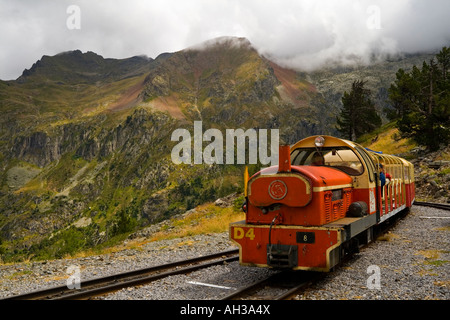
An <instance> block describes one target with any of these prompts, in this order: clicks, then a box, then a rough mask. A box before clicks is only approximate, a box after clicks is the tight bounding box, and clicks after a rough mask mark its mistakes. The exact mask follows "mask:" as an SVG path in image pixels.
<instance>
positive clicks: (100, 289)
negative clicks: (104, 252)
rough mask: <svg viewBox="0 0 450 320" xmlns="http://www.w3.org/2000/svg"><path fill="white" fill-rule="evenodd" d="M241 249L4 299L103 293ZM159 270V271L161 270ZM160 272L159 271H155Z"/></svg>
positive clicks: (221, 261)
mask: <svg viewBox="0 0 450 320" xmlns="http://www.w3.org/2000/svg"><path fill="white" fill-rule="evenodd" d="M238 252H239V250H238V249H233V250H228V251H223V252H218V253H214V254H210V255H207V256H201V257H196V258H192V259H187V260H181V261H176V262H172V263H167V264H164V265H159V266H155V267H149V268H143V269H138V270H133V271H128V272H124V273H119V274H114V275H111V276H106V277H100V278H95V279H91V280H87V281H84V282H82V283H81V285H82V287H81V289H69V288H68V287H67V286H58V287H52V288H49V289H43V290H38V291H33V292H30V293H25V294H21V295H16V296H9V297H4V298H1V299H0V300H44V299H49V300H63V299H85V298H88V297H92V296H95V295H100V294H102V293H107V292H112V291H117V290H120V289H122V288H125V287H130V286H137V285H142V284H145V283H148V282H151V281H155V280H157V279H161V278H163V277H167V276H169V275H174V274H181V273H189V272H192V271H195V270H198V269H201V268H207V267H209V266H213V265H217V264H222V263H224V262H231V261H235V260H238V259H239V256H237V254H238ZM230 255H231V256H232V257H228V258H222V259H220V260H218V261H214V262H210V263H204V264H200V265H196V266H191V267H186V268H182V269H177V270H174V271H166V270H168V269H173V268H176V267H181V266H186V265H190V264H196V263H200V262H204V261H208V260H212V259H218V258H221V257H223V256H230ZM163 271H166V272H163ZM158 272H159V273H158ZM155 273H157V274H155Z"/></svg>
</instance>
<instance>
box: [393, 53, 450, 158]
mask: <svg viewBox="0 0 450 320" xmlns="http://www.w3.org/2000/svg"><path fill="white" fill-rule="evenodd" d="M436 60H437V61H435V60H434V59H431V60H430V61H429V63H427V62H425V61H424V62H423V64H422V68H418V67H416V66H414V67H413V68H412V70H411V72H406V71H404V70H403V69H399V70H398V72H397V73H396V80H395V82H394V83H393V84H392V85H391V87H390V89H389V99H390V100H391V101H392V103H393V109H390V110H388V115H389V117H390V118H391V119H395V120H397V125H398V128H399V130H400V132H401V134H402V136H404V137H411V138H413V139H414V140H415V141H416V142H417V143H418V144H421V145H425V146H427V147H429V148H430V149H431V150H437V149H438V148H439V145H440V144H442V143H443V144H445V145H448V142H449V141H450V74H449V68H450V48H447V47H444V48H442V50H441V51H440V52H439V53H438V54H437V55H436Z"/></svg>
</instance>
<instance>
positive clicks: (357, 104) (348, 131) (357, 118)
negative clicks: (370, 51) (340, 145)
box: [337, 80, 381, 140]
mask: <svg viewBox="0 0 450 320" xmlns="http://www.w3.org/2000/svg"><path fill="white" fill-rule="evenodd" d="M365 84H366V82H364V81H362V80H356V81H354V82H353V84H352V89H351V91H350V93H347V92H344V95H343V97H342V104H343V108H342V111H341V114H340V116H339V117H337V129H338V131H339V132H341V133H342V134H343V136H344V137H345V138H346V139H349V140H356V139H357V138H358V137H360V136H361V135H363V134H364V133H367V132H370V131H372V130H374V129H375V128H377V127H379V126H380V125H381V118H380V116H379V115H378V114H377V112H376V110H375V104H374V103H373V102H372V100H371V99H370V94H371V92H370V90H369V89H366V88H364V85H365Z"/></svg>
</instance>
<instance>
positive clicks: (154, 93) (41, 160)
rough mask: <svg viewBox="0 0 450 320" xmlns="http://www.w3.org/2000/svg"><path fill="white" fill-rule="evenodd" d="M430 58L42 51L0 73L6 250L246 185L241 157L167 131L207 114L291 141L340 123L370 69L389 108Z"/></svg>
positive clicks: (112, 229)
mask: <svg viewBox="0 0 450 320" xmlns="http://www.w3.org/2000/svg"><path fill="white" fill-rule="evenodd" d="M424 57H425V58H426V57H427V56H411V57H406V58H396V59H395V60H392V61H386V62H384V63H379V64H377V65H370V66H359V67H354V68H349V67H346V68H342V67H334V68H327V69H322V70H319V71H316V72H314V73H302V72H297V71H294V70H291V69H289V68H286V67H285V66H280V65H278V64H276V63H275V62H274V61H270V60H268V59H267V58H265V57H263V56H262V55H260V54H259V53H258V51H257V50H256V49H255V48H254V47H253V46H252V45H251V43H250V42H249V41H248V40H247V39H244V38H232V37H223V38H218V39H214V40H211V41H207V42H205V43H202V44H199V45H197V46H194V47H190V48H187V49H185V50H181V51H178V52H173V53H163V54H161V55H159V56H158V57H156V58H155V59H151V58H147V57H144V56H138V57H131V58H128V59H105V58H103V57H102V56H100V55H97V54H95V53H93V52H86V53H82V52H81V51H79V50H75V51H70V52H65V53H61V54H58V55H56V56H52V57H50V56H43V57H42V58H41V59H40V60H39V61H37V62H36V63H35V64H34V65H33V66H32V67H31V68H30V69H28V70H25V71H24V72H23V74H22V76H20V77H19V78H18V79H17V80H15V81H0V110H1V112H2V117H1V118H0V167H1V170H2V171H1V178H0V181H1V182H0V254H1V258H2V259H3V260H4V261H10V260H15V259H46V258H50V257H51V258H53V257H62V256H64V255H65V254H69V253H73V252H75V251H77V250H79V249H83V248H90V247H94V246H98V245H107V244H110V243H112V242H114V241H118V239H122V238H123V237H125V236H126V234H127V233H128V232H131V231H133V230H136V229H137V228H140V227H143V226H146V225H149V224H152V223H155V222H158V221H161V220H164V219H167V218H169V217H171V216H172V215H174V214H177V213H181V212H184V211H186V210H189V209H191V208H193V207H195V206H196V205H198V204H200V203H202V202H206V201H211V200H214V199H216V198H219V197H223V196H225V195H227V194H230V193H233V192H236V191H239V192H240V191H241V190H242V178H241V177H242V173H243V170H244V168H243V166H242V165H188V164H181V165H175V164H174V163H173V162H172V160H171V150H172V148H173V147H174V145H175V144H176V142H173V141H171V134H172V132H173V131H174V130H176V129H178V128H185V129H188V130H189V131H190V132H192V131H193V121H195V120H201V121H203V128H204V130H206V129H207V128H217V129H219V130H221V131H222V132H224V130H225V129H227V128H232V129H237V128H244V129H246V128H267V129H280V136H281V139H283V140H284V141H285V142H287V143H294V142H295V141H297V140H299V139H301V138H303V137H305V136H308V135H311V134H319V133H321V134H331V135H336V134H337V132H336V129H335V128H334V124H335V119H336V115H337V114H338V112H339V110H340V108H341V103H340V98H341V96H342V94H343V91H344V90H350V88H351V83H352V81H353V80H354V79H359V78H361V77H362V78H365V79H367V80H368V83H369V86H370V87H371V88H372V92H373V93H374V94H375V95H376V96H377V101H378V108H379V110H381V109H382V108H383V107H385V106H386V101H385V98H386V93H387V87H388V86H389V84H390V82H391V81H392V80H393V79H394V78H395V72H396V71H397V69H398V67H399V66H403V67H404V68H408V67H411V66H412V63H415V64H417V62H416V61H418V60H420V59H422V58H424ZM422 61H423V60H422ZM256 167H257V166H253V167H252V168H251V169H254V170H256Z"/></svg>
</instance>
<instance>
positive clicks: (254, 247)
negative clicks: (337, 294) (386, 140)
mask: <svg viewBox="0 0 450 320" xmlns="http://www.w3.org/2000/svg"><path fill="white" fill-rule="evenodd" d="M414 200H415V185H414V166H413V164H412V163H410V162H409V161H407V160H405V159H403V158H401V157H398V156H394V155H388V154H384V153H382V152H377V151H373V150H369V149H367V148H364V147H362V146H361V145H359V144H357V143H355V142H352V141H349V140H345V139H340V138H336V137H332V136H326V135H317V136H311V137H308V138H305V139H303V140H300V141H299V142H297V143H295V144H294V145H292V146H289V145H280V146H279V161H278V165H277V166H271V167H268V168H264V169H262V170H260V171H259V172H257V173H255V174H253V175H252V176H251V177H250V178H247V179H246V181H245V202H244V204H243V210H244V212H245V220H243V221H239V222H234V223H231V224H230V225H229V237H230V240H231V241H232V242H234V243H235V244H237V246H238V247H239V262H240V264H241V265H243V266H254V267H268V268H281V269H286V268H287V269H292V270H310V271H321V272H329V271H332V270H333V269H334V268H335V267H336V266H337V265H338V264H339V263H340V262H341V261H342V260H343V258H344V257H345V256H346V255H347V254H348V253H350V252H354V250H355V248H356V249H357V248H359V247H360V246H361V245H363V244H366V243H368V242H370V241H373V239H374V230H375V228H376V227H377V226H379V225H380V224H382V223H383V222H385V221H387V220H388V219H390V218H392V217H393V216H395V215H397V214H398V213H399V212H401V211H403V210H408V208H410V207H411V206H412V205H413V203H414Z"/></svg>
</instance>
